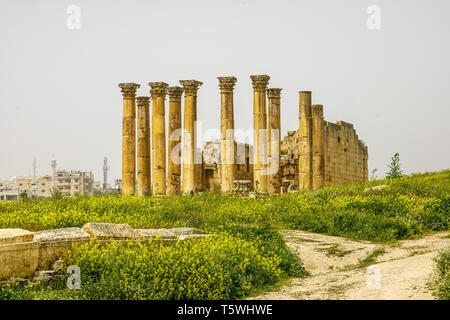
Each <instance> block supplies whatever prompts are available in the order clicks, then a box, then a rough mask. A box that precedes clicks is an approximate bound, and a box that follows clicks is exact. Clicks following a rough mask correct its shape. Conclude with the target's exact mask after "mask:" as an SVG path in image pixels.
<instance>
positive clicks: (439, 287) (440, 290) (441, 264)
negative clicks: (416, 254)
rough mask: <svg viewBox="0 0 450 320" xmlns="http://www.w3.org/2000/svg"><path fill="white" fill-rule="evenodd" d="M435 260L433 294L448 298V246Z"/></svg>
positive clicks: (449, 271) (449, 293)
mask: <svg viewBox="0 0 450 320" xmlns="http://www.w3.org/2000/svg"><path fill="white" fill-rule="evenodd" d="M436 262H437V266H436V269H437V275H438V277H437V281H436V289H435V292H434V295H435V296H436V297H437V298H438V299H440V300H450V248H449V249H448V250H447V251H445V252H443V253H442V254H441V255H440V256H439V258H438V259H437V260H436Z"/></svg>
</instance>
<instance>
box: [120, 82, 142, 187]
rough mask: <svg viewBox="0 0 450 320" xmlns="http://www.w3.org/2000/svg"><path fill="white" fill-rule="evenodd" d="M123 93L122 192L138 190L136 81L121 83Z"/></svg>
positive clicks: (137, 86)
mask: <svg viewBox="0 0 450 320" xmlns="http://www.w3.org/2000/svg"><path fill="white" fill-rule="evenodd" d="M119 87H120V88H121V89H122V95H123V119H122V193H123V194H135V192H136V102H135V97H136V90H137V89H138V88H139V87H140V85H138V84H136V83H120V84H119Z"/></svg>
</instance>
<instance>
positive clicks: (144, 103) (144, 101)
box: [136, 97, 150, 107]
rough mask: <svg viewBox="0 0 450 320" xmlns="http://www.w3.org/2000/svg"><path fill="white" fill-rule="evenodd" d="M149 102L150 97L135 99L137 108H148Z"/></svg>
mask: <svg viewBox="0 0 450 320" xmlns="http://www.w3.org/2000/svg"><path fill="white" fill-rule="evenodd" d="M149 101H150V97H136V104H137V105H138V107H141V106H144V107H145V106H148V105H149Z"/></svg>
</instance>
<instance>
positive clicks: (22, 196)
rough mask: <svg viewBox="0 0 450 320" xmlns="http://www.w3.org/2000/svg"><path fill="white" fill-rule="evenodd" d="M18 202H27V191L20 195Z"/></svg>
mask: <svg viewBox="0 0 450 320" xmlns="http://www.w3.org/2000/svg"><path fill="white" fill-rule="evenodd" d="M20 200H22V201H27V200H28V192H27V190H24V191H22V192H21V193H20Z"/></svg>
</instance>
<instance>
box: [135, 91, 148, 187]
mask: <svg viewBox="0 0 450 320" xmlns="http://www.w3.org/2000/svg"><path fill="white" fill-rule="evenodd" d="M149 100H150V98H149V97H137V98H136V101H137V106H138V121H137V126H138V129H137V132H138V143H137V172H138V173H137V180H138V192H137V193H138V195H139V196H148V195H150V193H151V172H150V162H151V160H150V112H149Z"/></svg>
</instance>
